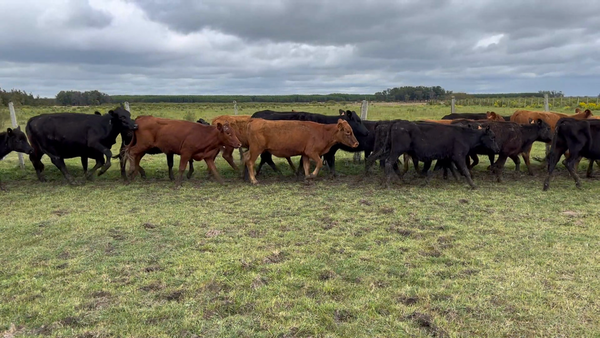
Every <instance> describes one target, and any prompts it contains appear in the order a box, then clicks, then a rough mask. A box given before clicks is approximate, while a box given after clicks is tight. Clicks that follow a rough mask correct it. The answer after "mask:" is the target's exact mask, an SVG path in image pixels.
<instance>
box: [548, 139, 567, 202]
mask: <svg viewBox="0 0 600 338" xmlns="http://www.w3.org/2000/svg"><path fill="white" fill-rule="evenodd" d="M565 150H567V149H566V148H563V147H561V146H558V145H557V146H556V148H555V150H554V152H550V153H549V154H548V156H547V158H548V176H547V177H546V179H545V180H544V191H546V190H548V189H549V188H550V176H552V172H553V171H554V168H556V164H557V163H558V160H559V159H560V157H561V156H562V155H563V154H564V152H565Z"/></svg>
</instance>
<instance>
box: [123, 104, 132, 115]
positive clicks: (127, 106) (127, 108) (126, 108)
mask: <svg viewBox="0 0 600 338" xmlns="http://www.w3.org/2000/svg"><path fill="white" fill-rule="evenodd" d="M124 106H125V110H127V111H128V112H130V113H131V109H129V102H127V101H125V103H124Z"/></svg>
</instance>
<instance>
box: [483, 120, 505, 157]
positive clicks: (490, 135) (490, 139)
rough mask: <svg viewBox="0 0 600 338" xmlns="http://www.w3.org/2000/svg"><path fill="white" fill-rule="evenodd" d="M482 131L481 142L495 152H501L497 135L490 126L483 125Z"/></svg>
mask: <svg viewBox="0 0 600 338" xmlns="http://www.w3.org/2000/svg"><path fill="white" fill-rule="evenodd" d="M481 131H482V132H483V134H482V135H481V143H483V146H484V147H486V148H488V149H490V150H491V151H493V152H494V153H499V152H500V147H499V146H498V143H497V142H496V135H494V132H493V131H492V129H491V128H490V126H485V127H482V128H481Z"/></svg>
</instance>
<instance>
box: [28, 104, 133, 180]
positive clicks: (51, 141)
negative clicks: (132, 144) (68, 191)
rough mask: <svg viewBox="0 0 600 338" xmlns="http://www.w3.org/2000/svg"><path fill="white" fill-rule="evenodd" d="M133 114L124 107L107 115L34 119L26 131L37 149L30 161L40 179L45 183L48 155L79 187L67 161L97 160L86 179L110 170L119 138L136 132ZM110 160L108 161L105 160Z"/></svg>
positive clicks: (50, 116) (67, 114)
mask: <svg viewBox="0 0 600 338" xmlns="http://www.w3.org/2000/svg"><path fill="white" fill-rule="evenodd" d="M136 128H137V125H136V124H135V123H134V122H133V121H132V120H131V116H130V114H129V112H128V111H127V110H125V109H123V108H120V107H119V108H116V109H115V110H110V111H109V112H108V114H106V115H102V116H99V115H96V114H94V115H91V114H78V113H56V114H45V115H38V116H34V117H32V118H31V119H29V121H28V122H27V127H26V132H27V136H28V137H29V141H30V142H31V146H32V147H33V153H32V154H31V155H29V159H30V160H31V163H33V166H34V168H35V171H36V174H37V176H38V179H39V180H40V181H42V182H44V181H45V180H46V179H45V178H44V175H43V171H44V164H43V163H42V161H41V158H42V156H44V154H46V155H48V156H49V157H50V159H51V160H52V163H54V165H55V166H56V167H58V169H60V171H61V172H62V174H63V175H64V177H65V179H67V181H68V182H69V183H70V184H75V182H74V181H73V178H72V177H71V175H70V174H69V172H68V171H67V167H66V166H65V161H64V159H65V158H73V157H86V158H93V159H95V160H96V165H95V166H94V168H92V170H91V171H90V172H87V173H86V177H88V178H89V177H91V176H92V175H93V174H94V172H95V171H96V170H97V169H98V168H99V167H100V166H102V169H101V170H100V172H99V173H98V176H100V175H102V174H104V173H105V172H106V170H108V168H109V167H110V165H111V163H110V159H111V157H112V153H111V152H110V148H111V147H112V145H113V144H115V142H116V138H117V136H118V135H119V134H120V133H121V132H122V131H124V130H126V129H136ZM105 158H106V160H105Z"/></svg>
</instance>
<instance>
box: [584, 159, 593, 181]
mask: <svg viewBox="0 0 600 338" xmlns="http://www.w3.org/2000/svg"><path fill="white" fill-rule="evenodd" d="M593 172H594V160H590V163H589V164H588V168H587V171H586V173H585V176H586V177H587V178H593V177H594V175H593Z"/></svg>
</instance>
